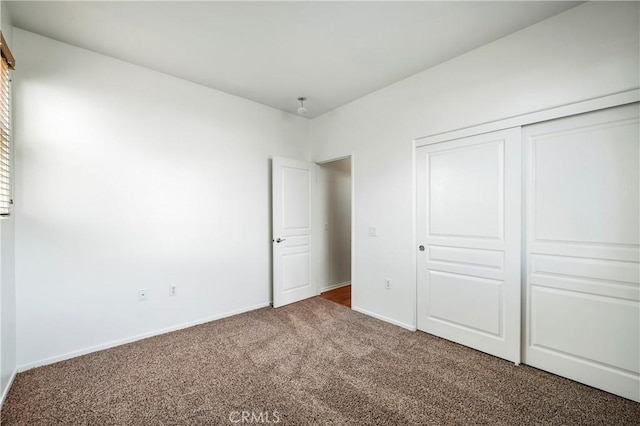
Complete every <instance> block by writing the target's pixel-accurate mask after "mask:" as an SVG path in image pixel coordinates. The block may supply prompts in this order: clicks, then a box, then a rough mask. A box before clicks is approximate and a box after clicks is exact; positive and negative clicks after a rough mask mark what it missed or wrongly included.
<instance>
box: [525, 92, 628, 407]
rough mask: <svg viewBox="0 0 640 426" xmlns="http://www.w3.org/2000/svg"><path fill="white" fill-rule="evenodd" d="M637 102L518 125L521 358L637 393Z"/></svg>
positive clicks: (616, 389) (605, 386) (602, 386)
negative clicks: (522, 189)
mask: <svg viewBox="0 0 640 426" xmlns="http://www.w3.org/2000/svg"><path fill="white" fill-rule="evenodd" d="M639 135H640V128H639V126H638V104H634V105H630V106H625V107H618V108H612V109H608V110H603V111H598V112H593V113H589V114H583V115H578V116H574V117H569V118H563V119H558V120H553V121H549V122H545V123H541V124H536V125H532V126H528V127H526V128H525V129H524V141H525V146H526V163H527V166H526V167H527V184H526V192H527V201H526V203H527V225H526V226H527V237H526V238H527V244H526V258H527V281H526V329H525V362H526V363H527V364H530V365H532V366H535V367H539V368H541V369H544V370H548V371H551V372H553V373H556V374H559V375H562V376H565V377H568V378H570V379H574V380H577V381H579V382H583V383H586V384H588V385H591V386H594V387H597V388H600V389H604V390H606V391H609V392H612V393H615V394H618V395H621V396H624V397H627V398H630V399H633V400H636V401H638V400H639V399H640V381H639V380H638V377H639V376H638V374H639V372H640V353H639V351H640V341H639V337H640V326H639V323H640V310H639V304H638V300H639V285H638V282H639V275H640V273H639V271H640V270H639V264H638V260H639V256H640V253H639V250H638V244H639V242H640V231H639V222H640V210H639V208H638V202H639V191H640V185H639V176H638V169H639V168H640V164H639V155H640V152H639V150H638V145H639V138H640V136H639Z"/></svg>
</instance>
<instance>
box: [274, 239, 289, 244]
mask: <svg viewBox="0 0 640 426" xmlns="http://www.w3.org/2000/svg"><path fill="white" fill-rule="evenodd" d="M283 241H287V239H286V238H278V239H277V240H276V243H281V242H283Z"/></svg>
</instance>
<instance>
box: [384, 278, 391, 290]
mask: <svg viewBox="0 0 640 426" xmlns="http://www.w3.org/2000/svg"><path fill="white" fill-rule="evenodd" d="M384 288H386V289H387V290H391V280H390V279H389V278H387V279H386V280H384Z"/></svg>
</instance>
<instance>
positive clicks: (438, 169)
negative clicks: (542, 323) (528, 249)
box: [416, 128, 522, 363]
mask: <svg viewBox="0 0 640 426" xmlns="http://www.w3.org/2000/svg"><path fill="white" fill-rule="evenodd" d="M416 159H417V164H416V172H417V191H418V193H417V202H418V204H417V208H418V209H417V221H418V223H417V232H418V235H417V241H418V244H420V245H421V247H420V250H421V251H418V329H420V330H422V331H426V332H427V333H431V334H435V335H437V336H440V337H443V338H445V339H449V340H452V341H455V342H458V343H461V344H463V345H466V346H470V347H472V348H475V349H478V350H480V351H483V352H487V353H490V354H492V355H495V356H498V357H501V358H505V359H508V360H511V361H514V362H516V363H518V362H519V361H520V323H521V322H520V305H521V297H520V286H521V284H520V277H521V271H520V258H521V234H522V228H521V170H522V157H521V130H520V128H516V129H508V130H503V131H499V132H493V133H487V134H483V135H479V136H473V137H469V138H464V139H457V140H453V141H448V142H442V143H437V144H433V145H427V146H424V147H421V148H418V149H417V150H416Z"/></svg>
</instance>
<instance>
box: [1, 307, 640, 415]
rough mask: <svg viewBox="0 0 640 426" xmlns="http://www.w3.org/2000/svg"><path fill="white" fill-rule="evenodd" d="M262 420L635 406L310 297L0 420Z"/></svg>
mask: <svg viewBox="0 0 640 426" xmlns="http://www.w3.org/2000/svg"><path fill="white" fill-rule="evenodd" d="M243 411H245V412H247V414H245V421H244V422H243V421H242V415H243V414H242V412H243ZM251 415H253V416H254V417H253V418H251V417H247V416H251ZM260 420H262V423H263V424H265V423H267V420H268V421H270V422H271V423H276V422H278V423H279V424H283V425H312V424H332V425H351V424H353V425H364V424H371V425H413V424H416V425H418V424H419V425H430V424H433V425H449V424H488V425H520V424H536V425H591V424H593V425H595V424H597V425H630V424H640V404H638V403H635V402H632V401H629V400H626V399H623V398H619V397H616V396H614V395H611V394H608V393H606V392H602V391H599V390H597V389H593V388H590V387H588V386H584V385H581V384H579V383H575V382H572V381H570V380H567V379H564V378H561V377H558V376H555V375H552V374H549V373H546V372H543V371H540V370H537V369H534V368H531V367H527V366H518V367H516V366H515V365H513V364H511V363H509V362H507V361H504V360H501V359H498V358H495V357H492V356H490V355H486V354H483V353H481V352H477V351H474V350H472V349H469V348H466V347H463V346H460V345H457V344H455V343H451V342H448V341H446V340H443V339H439V338H437V337H434V336H430V335H428V334H425V333H422V332H410V331H406V330H403V329H401V328H398V327H395V326H393V325H390V324H387V323H384V322H381V321H378V320H376V319H373V318H370V317H367V316H365V315H361V314H359V313H357V312H354V311H351V310H349V309H348V308H345V307H343V306H340V305H338V304H335V303H333V302H329V301H327V300H324V299H320V298H314V299H309V300H306V301H303V302H299V303H296V304H293V305H289V306H286V307H283V308H280V309H272V308H265V309H260V310H257V311H253V312H249V313H246V314H242V315H237V316H234V317H230V318H226V319H223V320H219V321H214V322H211V323H207V324H204V325H200V326H196V327H192V328H188V329H185V330H181V331H177V332H174V333H169V334H165V335H162V336H158V337H153V338H149V339H145V340H141V341H138V342H135V343H131V344H127V345H123V346H119V347H116V348H112V349H108V350H105V351H101V352H96V353H93V354H89V355H85V356H82V357H78V358H74V359H71V360H68V361H64V362H60V363H57V364H53V365H49V366H45V367H41V368H37V369H33V370H30V371H27V372H24V373H21V374H19V375H18V376H17V378H16V380H15V382H14V384H13V387H12V388H11V391H10V392H9V395H8V397H7V400H6V402H5V405H4V408H3V410H2V425H3V426H5V425H219V424H250V423H251V422H252V424H256V423H260Z"/></svg>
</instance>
